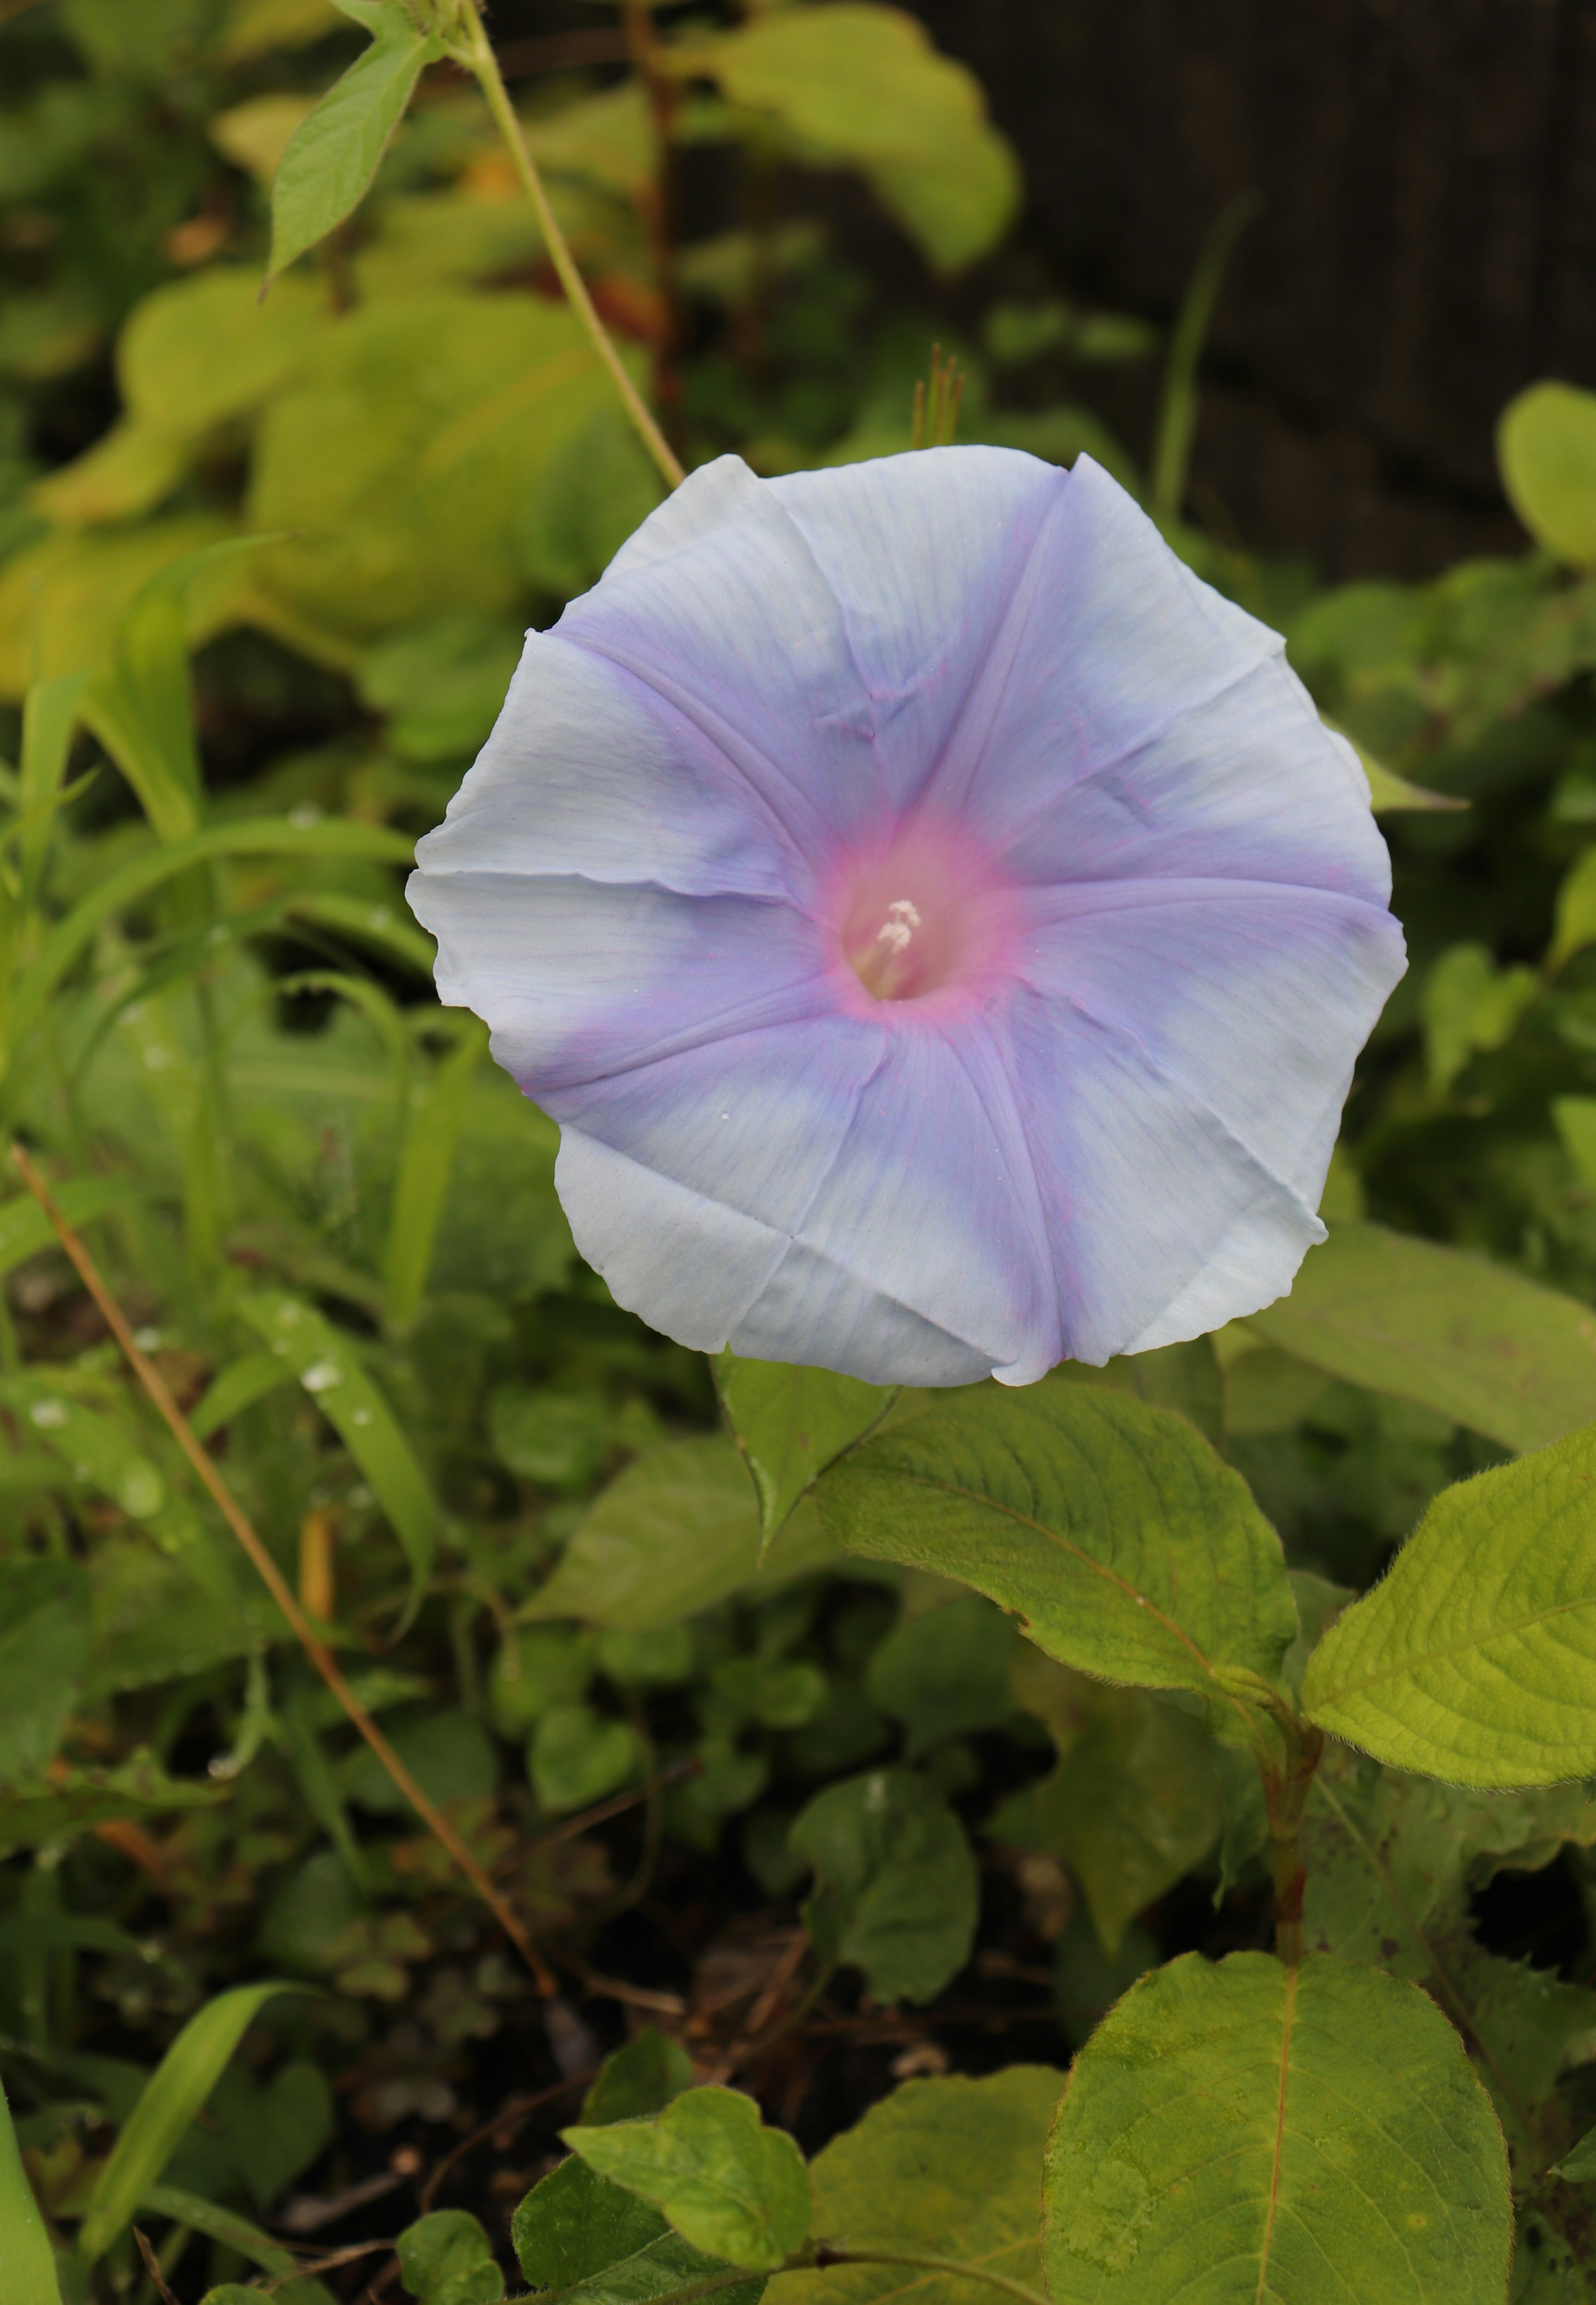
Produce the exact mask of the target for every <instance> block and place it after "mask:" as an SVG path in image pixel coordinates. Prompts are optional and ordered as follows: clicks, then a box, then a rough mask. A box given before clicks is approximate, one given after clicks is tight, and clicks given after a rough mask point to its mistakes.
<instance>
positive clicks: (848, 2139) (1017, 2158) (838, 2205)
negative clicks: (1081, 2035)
mask: <svg viewBox="0 0 1596 2305" xmlns="http://www.w3.org/2000/svg"><path fill="white" fill-rule="evenodd" d="M1063 2088H1064V2075H1063V2074H1062V2073H1059V2072H1055V2071H1053V2070H1052V2068H1051V2067H1050V2066H1047V2065H1010V2066H1009V2067H1008V2069H1007V2070H1006V2071H1004V2072H1000V2073H992V2074H990V2075H989V2076H988V2077H987V2078H986V2079H984V2080H966V2079H965V2078H964V2076H963V2075H949V2077H948V2078H947V2080H918V2081H905V2082H904V2085H903V2087H902V2088H896V2089H895V2090H894V2091H893V2093H892V2095H891V2096H890V2097H885V2098H883V2099H882V2101H881V2102H880V2104H879V2105H872V2106H871V2107H870V2111H869V2112H868V2113H867V2114H865V2116H864V2118H863V2120H862V2121H861V2122H859V2123H858V2124H857V2125H856V2126H855V2127H854V2128H853V2129H850V2130H847V2131H845V2132H844V2134H843V2135H842V2136H841V2137H836V2138H833V2139H832V2140H831V2142H830V2144H829V2145H828V2146H826V2147H825V2148H824V2149H823V2150H822V2151H821V2152H819V2153H818V2154H817V2155H816V2156H815V2158H814V2160H813V2162H812V2163H811V2167H810V2180H811V2185H812V2187H813V2191H814V2204H815V2206H814V2215H813V2216H812V2217H811V2230H812V2231H813V2232H815V2233H819V2234H823V2235H825V2236H827V2237H828V2238H830V2239H834V2240H838V2241H842V2240H845V2241H847V2243H848V2245H849V2246H850V2247H851V2248H854V2249H879V2250H895V2249H896V2250H913V2251H915V2252H921V2251H924V2250H935V2251H936V2252H937V2254H938V2256H941V2257H952V2258H960V2259H962V2260H963V2261H964V2263H966V2264H971V2265H977V2266H980V2267H981V2268H982V2270H983V2271H985V2272H988V2273H995V2274H1001V2275H1004V2276H1005V2278H1006V2279H1007V2280H1010V2281H1018V2282H1020V2283H1022V2284H1023V2285H1024V2286H1025V2287H1026V2288H1028V2289H1040V2286H1041V2258H1040V2232H1039V2224H1040V2220H1039V2217H1038V2214H1037V2212H1038V2195H1039V2193H1040V2186H1041V2165H1042V2150H1043V2148H1044V2147H1045V2145H1046V2144H1047V2140H1048V2127H1049V2125H1050V2124H1051V2122H1052V2119H1053V2114H1054V2111H1055V2109H1056V2107H1057V2103H1058V2098H1059V2093H1060V2091H1061V2090H1062V2089H1063ZM909 2289H912V2292H913V2297H914V2299H915V2301H916V2305H991V2301H992V2296H993V2292H992V2290H991V2288H990V2286H989V2284H987V2283H986V2282H976V2281H964V2280H961V2279H960V2278H959V2277H958V2275H956V2274H947V2273H935V2272H930V2271H926V2270H923V2269H921V2268H919V2267H915V2268H907V2267H903V2266H894V2265H837V2266H831V2267H828V2268H827V2270H826V2271H824V2272H821V2273H783V2274H779V2275H777V2278H776V2280H775V2282H774V2283H773V2284H772V2285H771V2289H770V2305H887V2300H889V2299H895V2298H901V2297H902V2296H903V2295H904V2292H905V2290H909Z"/></svg>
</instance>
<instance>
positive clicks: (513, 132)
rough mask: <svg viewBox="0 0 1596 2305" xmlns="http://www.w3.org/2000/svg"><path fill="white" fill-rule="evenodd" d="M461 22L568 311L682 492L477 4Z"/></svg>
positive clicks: (679, 470) (473, 67)
mask: <svg viewBox="0 0 1596 2305" xmlns="http://www.w3.org/2000/svg"><path fill="white" fill-rule="evenodd" d="M462 21H463V26H464V30H465V45H464V47H463V48H462V49H461V50H460V51H459V52H458V53H459V61H460V62H461V63H462V64H463V65H464V66H465V68H466V70H467V71H468V72H470V73H471V76H472V78H473V79H474V80H475V81H476V82H477V85H478V87H479V88H480V89H481V91H482V94H483V96H484V97H485V98H486V99H487V103H488V111H489V112H490V113H491V114H492V115H493V118H494V123H495V125H496V126H497V129H498V132H499V134H500V135H501V136H502V137H503V138H504V140H505V149H506V150H507V151H508V152H509V155H510V159H511V163H512V165H513V166H514V170H515V173H516V174H517V175H518V176H519V177H520V179H521V183H522V190H523V191H524V192H525V193H526V196H527V198H528V200H531V204H532V209H533V212H534V214H535V215H536V217H537V219H538V225H539V230H540V231H541V233H542V234H543V241H544V245H545V246H546V247H547V249H548V255H549V260H550V262H551V263H552V264H553V266H554V268H555V271H556V274H557V275H558V276H559V283H560V285H561V287H562V288H563V289H564V290H565V294H566V297H567V299H568V301H569V302H570V304H571V308H572V310H573V311H574V312H575V314H576V316H577V318H578V319H579V320H580V321H581V322H582V327H584V328H585V329H586V330H587V332H588V335H589V336H590V339H591V341H592V345H593V350H594V351H595V352H596V353H598V355H599V359H600V360H601V361H603V363H604V365H605V367H606V368H607V370H608V371H609V375H610V380H611V382H612V383H613V384H614V386H615V390H616V391H617V392H618V393H619V394H620V396H621V404H622V406H623V407H624V409H625V411H626V413H627V415H628V416H629V417H630V418H631V419H632V424H633V425H634V426H635V428H636V430H637V436H638V438H639V439H640V440H641V442H642V444H643V446H644V447H645V448H646V449H647V450H648V452H649V455H650V456H652V457H653V459H654V462H655V463H656V464H658V467H659V470H660V472H662V473H663V474H664V476H665V480H666V484H667V486H669V487H671V488H673V489H675V488H680V486H681V484H682V482H683V481H684V480H685V479H686V477H687V475H686V473H685V472H684V471H683V467H682V464H681V462H680V460H679V458H678V457H677V456H676V455H675V451H674V450H673V449H672V447H671V445H670V443H669V441H668V440H666V437H665V435H664V433H663V432H662V431H661V430H660V429H659V427H658V424H656V422H655V421H654V419H653V417H652V416H651V415H650V414H649V411H648V409H647V407H646V406H645V405H644V403H643V397H642V395H641V393H640V392H639V390H638V388H637V387H636V385H635V384H633V383H632V378H630V377H629V376H628V375H627V373H626V369H625V364H624V361H622V359H621V355H620V353H618V352H617V351H616V350H615V344H613V342H612V341H611V338H610V335H609V331H608V330H607V328H606V327H605V325H604V323H603V321H602V320H601V319H599V314H598V311H597V310H596V309H595V307H594V304H593V300H592V298H591V296H590V295H589V293H588V288H587V283H586V282H585V281H584V280H583V278H582V274H581V272H580V271H579V270H578V269H577V265H576V259H575V258H574V257H573V255H572V253H571V246H570V242H568V241H567V240H566V238H565V234H564V233H563V232H562V231H561V230H560V227H559V225H558V224H557V223H556V220H555V214H554V210H553V209H552V208H550V206H549V204H548V193H547V191H545V190H544V188H543V179H542V177H541V176H540V175H539V174H538V170H537V166H536V164H535V162H534V161H533V158H532V156H531V152H530V151H529V150H528V149H527V141H526V138H525V137H524V136H523V135H522V129H521V123H520V121H519V120H518V119H517V118H516V116H515V107H514V105H513V104H512V103H511V101H510V96H509V91H508V89H506V88H505V80H504V74H503V73H502V72H500V70H499V68H498V59H497V56H496V55H494V53H493V46H492V43H491V42H490V41H489V39H488V35H487V33H486V32H485V31H484V30H483V29H482V19H481V16H480V13H479V12H478V7H477V0H465V5H464V8H463V12H462Z"/></svg>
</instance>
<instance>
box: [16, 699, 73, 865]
mask: <svg viewBox="0 0 1596 2305" xmlns="http://www.w3.org/2000/svg"><path fill="white" fill-rule="evenodd" d="M88 677H89V676H88V674H87V673H86V672H67V673H57V675H56V676H55V679H53V680H36V681H35V682H34V684H33V685H32V687H31V688H30V690H29V691H28V695H27V699H26V701H25V702H24V703H23V706H22V757H21V761H20V762H19V764H18V790H17V805H18V808H19V810H20V811H21V813H22V814H23V815H25V816H33V819H34V821H33V822H32V823H31V824H30V825H28V826H27V827H26V828H25V829H23V830H22V831H21V834H20V836H19V847H20V861H21V868H22V890H21V894H22V902H23V905H24V906H28V905H30V904H31V903H32V901H33V898H34V895H35V893H36V891H37V889H38V880H39V875H40V873H41V872H42V871H43V869H44V861H45V856H46V854H47V850H48V848H49V845H50V837H51V834H52V833H53V832H54V831H55V823H54V821H53V816H52V814H51V812H50V811H51V804H52V803H53V802H54V801H55V799H56V798H57V797H58V795H59V794H60V791H61V787H62V786H63V784H64V782H65V780H66V763H67V756H68V754H69V753H70V752H71V750H72V733H73V731H74V729H75V728H76V727H77V725H78V705H79V702H80V700H81V696H82V693H83V685H84V683H85V682H86V681H87V679H88ZM35 812H37V814H36V813H35Z"/></svg>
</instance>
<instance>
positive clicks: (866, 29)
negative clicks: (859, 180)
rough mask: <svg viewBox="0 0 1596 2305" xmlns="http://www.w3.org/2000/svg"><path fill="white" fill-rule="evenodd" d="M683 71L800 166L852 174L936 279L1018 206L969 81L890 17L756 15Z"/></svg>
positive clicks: (691, 56) (917, 30) (687, 58)
mask: <svg viewBox="0 0 1596 2305" xmlns="http://www.w3.org/2000/svg"><path fill="white" fill-rule="evenodd" d="M683 68H684V69H689V70H692V72H709V73H710V74H711V75H712V76H713V77H714V78H715V79H717V81H719V82H720V86H721V88H722V89H723V90H724V92H725V93H726V96H728V97H729V98H731V100H732V102H733V103H734V104H738V105H744V106H747V107H748V108H749V109H750V110H751V111H753V112H762V113H765V114H767V115H771V116H772V117H773V118H774V119H776V120H777V121H778V122H779V123H781V125H782V126H783V127H784V128H785V130H786V131H787V132H789V133H790V134H791V135H793V136H794V137H795V138H796V139H798V140H799V145H800V150H801V153H802V157H805V158H808V159H812V160H817V161H819V163H820V164H821V165H822V166H825V165H827V164H828V163H836V162H837V161H841V162H844V163H845V164H849V165H852V166H856V167H859V168H862V170H863V172H864V174H866V175H867V176H868V178H869V179H870V183H871V184H872V185H873V186H874V188H875V190H876V191H877V193H878V194H879V197H880V199H881V200H882V201H883V202H884V204H885V205H886V206H887V208H889V209H890V210H891V211H892V213H893V215H894V216H895V217H896V218H897V220H898V222H899V223H900V224H901V225H903V226H904V229H905V231H907V232H909V233H910V234H913V237H914V238H915V239H916V240H917V241H918V242H919V243H920V246H921V250H922V251H924V253H925V254H926V256H928V257H929V258H930V261H931V262H932V263H933V264H934V265H936V266H938V268H940V269H942V270H945V271H956V270H957V269H958V268H960V267H961V266H963V265H966V264H969V263H972V261H973V260H974V259H975V258H976V257H978V256H982V255H984V254H985V253H986V251H987V250H988V249H989V248H990V247H992V246H993V245H994V243H995V242H997V240H998V239H999V238H1000V237H1001V236H1002V234H1003V233H1004V232H1005V231H1006V229H1007V226H1008V225H1009V223H1010V221H1011V220H1012V218H1013V217H1014V211H1015V209H1016V208H1017V207H1018V205H1019V199H1020V174H1019V169H1018V167H1017V166H1016V165H1015V162H1014V155H1013V153H1012V152H1011V151H1010V149H1009V147H1008V145H1007V144H1006V142H1005V140H1004V139H1003V138H1002V137H1001V136H999V135H998V134H997V131H996V130H995V129H994V128H993V127H992V126H991V124H990V123H989V121H988V119H987V116H986V103H985V99H984V98H983V97H982V95H981V88H980V85H979V83H978V82H977V81H976V80H975V79H974V77H973V76H972V74H971V73H970V72H967V71H966V70H965V69H964V66H963V65H962V64H955V63H954V62H953V61H952V59H951V58H949V57H947V56H942V55H938V54H937V52H936V50H935V49H934V48H933V47H931V45H930V40H929V39H928V38H926V35H925V33H924V32H923V31H922V30H921V27H920V26H919V25H918V24H917V23H916V22H915V21H914V19H913V17H912V16H909V15H907V14H905V13H903V12H902V11H900V10H898V9H896V8H880V7H871V6H866V5H862V4H857V0H837V4H835V5H831V6H824V7H815V8H803V9H796V8H795V9H793V10H792V11H790V12H787V11H780V12H777V11H775V10H772V11H771V12H769V13H763V12H761V13H760V14H759V15H757V16H756V17H754V19H753V20H752V21H751V22H750V23H748V24H746V25H744V26H743V29H742V30H740V31H736V32H731V33H727V34H726V35H724V36H723V37H722V38H719V39H717V40H713V41H709V42H705V43H703V44H702V45H700V44H698V43H692V44H690V45H689V46H688V47H686V49H685V50H684V52H683Z"/></svg>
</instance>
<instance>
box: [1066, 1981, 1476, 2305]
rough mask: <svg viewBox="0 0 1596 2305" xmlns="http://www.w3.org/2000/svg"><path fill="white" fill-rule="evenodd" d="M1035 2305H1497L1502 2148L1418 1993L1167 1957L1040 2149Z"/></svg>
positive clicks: (1096, 2054) (1446, 2029) (1457, 2047)
mask: <svg viewBox="0 0 1596 2305" xmlns="http://www.w3.org/2000/svg"><path fill="white" fill-rule="evenodd" d="M1042 2215H1043V2241H1042V2253H1043V2258H1044V2262H1045V2264H1046V2267H1047V2275H1048V2289H1049V2291H1050V2292H1051V2294H1052V2297H1053V2299H1054V2305H1077V2301H1082V2305H1084V2301H1086V2300H1088V2299H1090V2300H1091V2301H1093V2305H1096V2301H1099V2300H1101V2299H1104V2298H1107V2297H1108V2296H1110V2295H1111V2296H1113V2297H1114V2299H1115V2300H1116V2305H1167V2301H1168V2300H1169V2299H1170V2298H1171V2297H1174V2296H1176V2295H1178V2294H1184V2295H1187V2296H1192V2297H1196V2296H1204V2297H1213V2298H1216V2299H1218V2298H1220V2297H1225V2298H1235V2299H1237V2300H1238V2301H1239V2300H1240V2299H1242V2298H1246V2299H1248V2300H1251V2299H1252V2297H1253V2296H1254V2295H1256V2296H1257V2297H1259V2298H1279V2299H1282V2300H1286V2299H1289V2300H1290V2305H1345V2301H1346V2299H1348V2298H1350V2297H1358V2298H1368V2299H1371V2300H1372V2299H1375V2298H1379V2299H1380V2301H1381V2305H1387V2301H1389V2305H1397V2301H1398V2300H1400V2301H1402V2305H1501V2299H1502V2294H1503V2291H1504V2289H1505V2288H1506V2285H1507V2265H1508V2253H1509V2250H1510V2248H1511V2243H1512V2208H1511V2203H1510V2199H1509V2196H1508V2190H1507V2156H1506V2155H1505V2154H1504V2152H1503V2150H1502V2140H1501V2133H1500V2131H1498V2128H1497V2125H1496V2120H1495V2117H1494V2115H1493V2114H1492V2113H1491V2110H1490V2101H1489V2100H1488V2098H1487V2097H1486V2096H1485V2093H1484V2091H1483V2090H1482V2089H1481V2087H1480V2085H1479V2083H1478V2081H1477V2080H1475V2078H1474V2076H1473V2072H1472V2071H1471V2070H1470V2067H1469V2063H1468V2060H1467V2058H1466V2057H1465V2056H1464V2052H1463V2045H1462V2043H1461V2042H1460V2041H1459V2040H1458V2038H1457V2036H1456V2033H1455V2032H1454V2031H1453V2030H1452V2028H1451V2027H1450V2026H1449V2025H1448V2024H1447V2020H1446V2019H1445V2018H1444V2017H1443V2016H1442V2015H1441V2014H1440V2012H1439V2010H1437V2009H1436V2007H1435V2006H1434V2004H1433V2003H1431V2002H1430V2001H1429V2000H1428V1999H1427V1998H1426V1997H1425V1995H1423V1994H1422V1993H1421V1992H1420V1991H1419V1990H1418V1989H1417V1987H1416V1986H1411V1985H1405V1984H1403V1983H1401V1982H1400V1981H1398V1980H1397V1979H1396V1978H1389V1977H1384V1976H1381V1975H1380V1972H1379V1971H1378V1970H1375V1969H1356V1968H1354V1967H1352V1966H1351V1965H1350V1964H1348V1963H1346V1962H1343V1961H1332V1960H1330V1959H1329V1958H1328V1957H1326V1956H1325V1955H1323V1954H1314V1955H1312V1956H1310V1957H1309V1958H1308V1959H1307V1960H1306V1961H1303V1964H1302V1966H1301V1967H1300V1968H1299V1969H1286V1968H1285V1967H1284V1966H1283V1965H1282V1964H1281V1963H1280V1962H1278V1961H1275V1960H1273V1959H1271V1958H1270V1956H1269V1955H1268V1954H1266V1953H1232V1954H1231V1955H1230V1956H1229V1958H1228V1959H1227V1961H1222V1962H1221V1963H1220V1964H1219V1965H1218V1967H1217V1968H1214V1967H1210V1964H1209V1963H1208V1962H1207V1961H1204V1960H1203V1959H1202V1958H1201V1955H1200V1954H1198V1953H1184V1954H1183V1955H1182V1956H1181V1957H1180V1959H1179V1960H1177V1961H1171V1962H1170V1963H1169V1964H1168V1966H1167V1968H1165V1969H1155V1970H1154V1971H1153V1972H1152V1974H1151V1975H1150V1976H1149V1977H1146V1978H1142V1981H1141V1983H1140V1984H1138V1985H1134V1986H1132V1987H1131V1990H1130V1991H1129V1993H1127V1994H1126V1995H1125V1999H1124V2000H1123V2001H1122V2002H1120V2003H1119V2004H1118V2006H1117V2007H1116V2008H1115V2009H1113V2010H1111V2011H1110V2012H1109V2013H1108V2016H1107V2017H1106V2018H1105V2019H1104V2020H1103V2022H1102V2024H1101V2025H1100V2026H1099V2029H1098V2030H1097V2031H1096V2032H1095V2033H1094V2034H1093V2036H1092V2037H1091V2040H1090V2041H1089V2042H1088V2043H1087V2045H1086V2046H1085V2048H1084V2049H1083V2050H1082V2052H1081V2054H1080V2056H1079V2057H1078V2058H1077V2059H1076V2061H1075V2064H1074V2068H1073V2070H1072V2071H1071V2074H1070V2078H1069V2083H1068V2086H1067V2088H1065V2096H1064V2102H1063V2104H1062V2105H1060V2106H1059V2109H1058V2118H1057V2122H1056V2123H1055V2124H1054V2129H1053V2133H1052V2135H1051V2137H1050V2138H1049V2139H1048V2152H1047V2163H1046V2173H1045V2175H1044V2178H1043V2188H1042Z"/></svg>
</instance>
